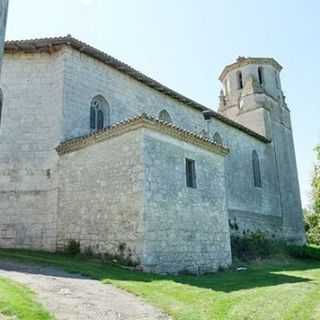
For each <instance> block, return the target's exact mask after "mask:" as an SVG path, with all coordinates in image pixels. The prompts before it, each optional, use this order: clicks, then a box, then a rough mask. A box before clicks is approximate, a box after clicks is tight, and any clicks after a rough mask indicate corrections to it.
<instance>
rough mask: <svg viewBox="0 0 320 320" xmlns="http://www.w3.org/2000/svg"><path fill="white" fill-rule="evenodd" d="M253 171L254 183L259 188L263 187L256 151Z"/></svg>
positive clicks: (253, 153) (255, 152) (253, 156)
mask: <svg viewBox="0 0 320 320" xmlns="http://www.w3.org/2000/svg"><path fill="white" fill-rule="evenodd" d="M252 169H253V182H254V186H255V187H257V188H261V187H262V181H261V171H260V161H259V156H258V153H257V151H256V150H253V151H252Z"/></svg>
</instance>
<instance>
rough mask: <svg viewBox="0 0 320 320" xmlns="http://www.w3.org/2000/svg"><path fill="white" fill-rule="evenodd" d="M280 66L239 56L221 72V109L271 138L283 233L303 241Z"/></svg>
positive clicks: (300, 209)
mask: <svg viewBox="0 0 320 320" xmlns="http://www.w3.org/2000/svg"><path fill="white" fill-rule="evenodd" d="M281 69H282V67H281V65H280V64H279V63H278V62H277V61H276V60H274V59H273V58H252V57H247V58H245V57H239V58H238V59H237V61H236V62H235V63H233V64H230V65H228V66H226V67H225V68H224V70H223V71H222V73H221V75H220V78H219V79H220V81H221V82H222V85H223V90H221V94H220V103H219V109H218V112H219V113H221V114H223V115H224V116H225V117H227V118H229V119H231V120H233V121H235V122H238V123H240V124H242V125H243V126H245V127H247V128H249V129H251V130H252V131H255V132H256V133H259V134H260V135H262V136H265V137H266V138H268V139H269V140H270V143H269V144H267V145H266V148H265V152H266V153H268V154H269V155H271V156H272V157H273V158H274V163H275V167H274V168H273V170H274V172H275V173H276V175H277V184H278V193H279V195H280V198H281V200H280V202H281V217H282V228H283V235H284V238H285V239H286V240H288V241H289V242H293V243H300V244H301V243H304V242H305V235H304V226H303V215H302V207H301V200H300V190H299V183H298V173H297V165H296V157H295V150H294V142H293V135H292V128H291V120H290V110H289V108H288V106H287V104H286V101H285V96H284V94H283V92H282V89H281V83H280V71H281Z"/></svg>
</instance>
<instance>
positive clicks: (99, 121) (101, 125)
mask: <svg viewBox="0 0 320 320" xmlns="http://www.w3.org/2000/svg"><path fill="white" fill-rule="evenodd" d="M103 128H104V114H103V111H102V110H98V119H97V129H98V130H101V129H103Z"/></svg>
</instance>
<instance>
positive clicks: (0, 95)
mask: <svg viewBox="0 0 320 320" xmlns="http://www.w3.org/2000/svg"><path fill="white" fill-rule="evenodd" d="M2 107H3V94H2V90H1V89H0V124H1V120H2Z"/></svg>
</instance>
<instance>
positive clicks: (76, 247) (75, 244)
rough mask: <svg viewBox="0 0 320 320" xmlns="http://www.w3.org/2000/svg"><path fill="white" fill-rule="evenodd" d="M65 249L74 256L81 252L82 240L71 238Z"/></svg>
mask: <svg viewBox="0 0 320 320" xmlns="http://www.w3.org/2000/svg"><path fill="white" fill-rule="evenodd" d="M65 251H66V253H67V254H70V255H72V256H75V255H77V254H80V242H79V241H76V240H73V239H72V240H69V242H68V245H67V247H66V249H65Z"/></svg>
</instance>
